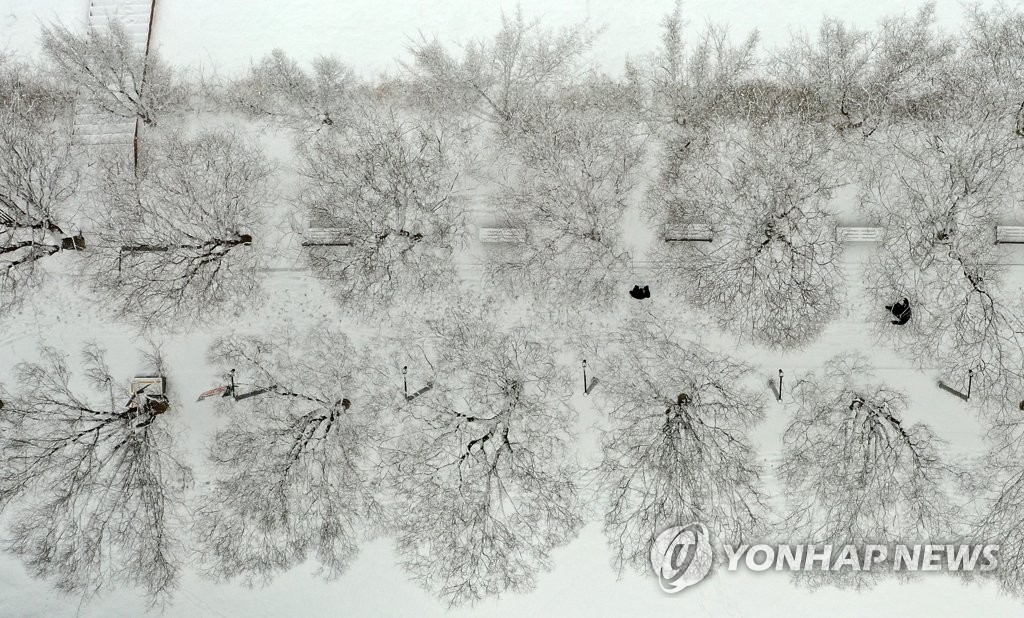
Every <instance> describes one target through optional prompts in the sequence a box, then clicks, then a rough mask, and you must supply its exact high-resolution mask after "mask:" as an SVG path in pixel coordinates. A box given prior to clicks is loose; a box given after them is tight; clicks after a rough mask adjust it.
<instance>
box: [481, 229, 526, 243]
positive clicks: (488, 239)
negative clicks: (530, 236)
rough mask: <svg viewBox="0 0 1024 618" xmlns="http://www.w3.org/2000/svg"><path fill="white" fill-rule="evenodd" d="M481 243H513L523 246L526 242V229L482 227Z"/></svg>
mask: <svg viewBox="0 0 1024 618" xmlns="http://www.w3.org/2000/svg"><path fill="white" fill-rule="evenodd" d="M480 242H482V243H511V244H521V243H525V242H526V228H521V227H482V228H480Z"/></svg>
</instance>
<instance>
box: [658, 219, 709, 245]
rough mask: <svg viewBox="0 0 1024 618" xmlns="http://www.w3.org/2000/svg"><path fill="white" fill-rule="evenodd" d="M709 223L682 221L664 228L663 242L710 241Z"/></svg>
mask: <svg viewBox="0 0 1024 618" xmlns="http://www.w3.org/2000/svg"><path fill="white" fill-rule="evenodd" d="M713 238H714V233H713V232H712V230H711V224H710V223H682V224H680V225H673V226H670V227H667V228H665V242H711V240H712V239H713Z"/></svg>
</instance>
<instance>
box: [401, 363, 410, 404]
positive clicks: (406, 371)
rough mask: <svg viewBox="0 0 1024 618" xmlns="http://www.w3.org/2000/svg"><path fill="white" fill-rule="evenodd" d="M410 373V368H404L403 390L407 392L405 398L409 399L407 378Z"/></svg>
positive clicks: (404, 366) (405, 366)
mask: <svg viewBox="0 0 1024 618" xmlns="http://www.w3.org/2000/svg"><path fill="white" fill-rule="evenodd" d="M408 373H409V366H408V365H403V366H402V390H403V391H405V398H406V399H408V398H409V378H408V377H406V376H407V374H408Z"/></svg>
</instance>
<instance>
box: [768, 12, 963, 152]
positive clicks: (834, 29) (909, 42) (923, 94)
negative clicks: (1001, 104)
mask: <svg viewBox="0 0 1024 618" xmlns="http://www.w3.org/2000/svg"><path fill="white" fill-rule="evenodd" d="M955 54H956V46H955V44H954V42H953V39H952V38H951V37H950V36H949V35H947V34H945V33H943V32H941V31H939V30H938V28H937V27H936V24H935V5H934V3H931V2H929V3H927V4H925V5H923V6H922V7H921V8H920V9H918V11H917V12H916V13H915V14H914V15H912V16H907V15H897V16H892V17H888V18H886V19H884V20H882V21H881V22H880V23H879V25H878V27H877V28H876V29H875V30H873V31H869V30H860V29H858V28H856V27H853V26H850V25H848V24H846V23H844V22H842V21H840V20H838V19H834V18H826V19H825V20H824V21H822V24H821V26H820V28H819V29H818V34H817V37H816V39H815V40H810V39H809V38H808V37H806V36H798V37H796V39H795V41H794V42H793V44H792V45H791V46H790V47H789V48H788V49H785V50H783V51H782V52H781V53H780V54H778V55H777V56H776V57H775V58H774V59H773V62H772V63H771V66H770V70H769V75H770V76H771V77H772V78H774V79H775V80H776V81H777V83H778V84H779V85H781V87H782V88H783V89H789V90H792V91H794V92H793V95H794V96H791V97H790V99H791V103H790V105H789V106H788V107H790V108H791V109H789V110H788V111H790V112H791V113H796V114H797V115H799V116H800V117H803V118H806V119H808V120H810V121H812V122H823V123H827V124H829V125H831V126H832V127H834V128H835V130H836V131H838V132H839V133H844V132H848V131H855V132H859V133H860V134H861V135H870V134H871V133H872V132H874V131H875V130H876V129H877V128H878V127H879V126H880V125H881V124H882V123H883V122H887V121H896V122H901V121H903V120H905V119H907V118H915V117H921V116H926V115H928V114H933V113H937V112H941V111H942V104H943V101H944V100H945V99H946V98H947V95H948V92H947V89H946V86H947V85H949V84H948V81H947V80H948V78H950V77H951V76H952V71H951V69H952V65H953V63H954V56H955ZM765 102H766V103H768V104H774V103H777V102H776V101H773V100H767V101H765Z"/></svg>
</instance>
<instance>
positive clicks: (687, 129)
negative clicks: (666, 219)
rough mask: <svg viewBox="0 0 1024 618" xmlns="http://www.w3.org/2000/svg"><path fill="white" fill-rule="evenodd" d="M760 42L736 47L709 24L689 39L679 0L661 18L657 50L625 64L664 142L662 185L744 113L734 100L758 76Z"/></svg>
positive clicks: (751, 39)
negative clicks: (725, 122) (719, 128)
mask: <svg viewBox="0 0 1024 618" xmlns="http://www.w3.org/2000/svg"><path fill="white" fill-rule="evenodd" d="M758 39H759V37H758V33H757V32H756V31H754V32H751V33H750V34H748V35H747V36H746V37H744V38H743V40H742V41H741V42H739V43H738V44H736V43H733V42H732V41H731V39H730V37H729V32H728V29H727V28H725V27H721V26H713V25H708V26H707V27H705V28H704V30H703V31H701V32H700V33H699V34H697V35H696V36H695V37H694V38H693V40H692V41H689V40H687V31H686V22H685V21H684V19H683V5H682V2H681V1H677V2H676V5H675V9H674V10H673V12H672V13H671V14H669V15H666V16H665V18H664V19H663V20H662V34H661V46H660V47H659V49H658V50H657V52H656V53H655V54H654V55H653V56H651V57H649V58H646V59H644V61H643V62H627V67H626V78H627V82H628V83H630V84H631V85H632V86H633V87H634V88H636V89H637V90H638V91H639V92H640V93H642V97H643V99H644V100H645V101H646V105H645V107H644V110H645V114H644V115H645V116H646V117H647V119H648V122H649V123H650V125H651V130H652V132H653V133H654V134H655V135H656V136H657V137H658V139H659V141H660V142H661V148H662V152H661V156H660V166H659V167H660V168H661V172H662V173H663V174H664V175H666V177H664V178H662V180H663V181H664V182H671V181H672V180H673V179H674V176H675V174H677V173H679V172H680V170H681V165H682V163H683V162H684V161H686V160H688V159H690V158H692V157H693V156H694V153H695V152H701V153H703V151H704V150H705V149H706V148H708V147H709V146H710V141H711V132H712V130H713V128H714V126H716V125H717V124H718V122H720V121H721V120H723V119H724V118H731V117H734V116H735V115H736V114H737V112H739V111H740V110H739V109H738V108H737V106H736V105H735V104H736V103H737V101H736V97H737V95H738V94H739V93H740V92H742V91H743V87H744V85H745V84H747V83H749V82H750V81H751V80H753V79H754V78H755V75H756V74H755V69H756V65H757V63H758V60H757V58H756V56H755V52H756V48H757V44H758Z"/></svg>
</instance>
